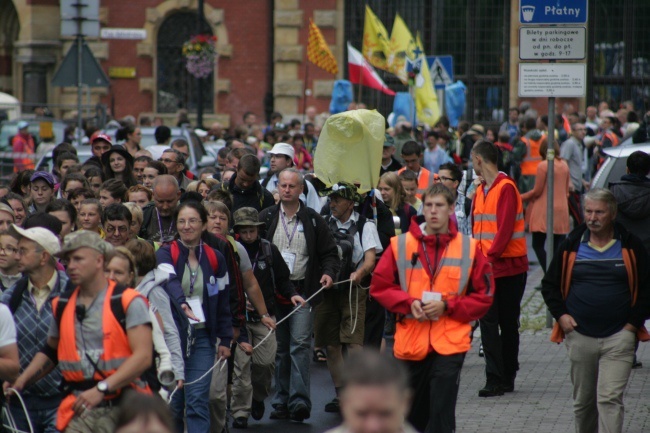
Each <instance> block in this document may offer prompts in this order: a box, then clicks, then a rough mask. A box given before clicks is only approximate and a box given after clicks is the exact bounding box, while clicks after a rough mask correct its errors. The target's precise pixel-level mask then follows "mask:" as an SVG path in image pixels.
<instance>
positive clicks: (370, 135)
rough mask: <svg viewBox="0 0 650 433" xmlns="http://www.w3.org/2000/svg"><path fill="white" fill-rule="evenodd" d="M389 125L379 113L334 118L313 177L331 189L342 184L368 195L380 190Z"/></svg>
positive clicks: (353, 113)
mask: <svg viewBox="0 0 650 433" xmlns="http://www.w3.org/2000/svg"><path fill="white" fill-rule="evenodd" d="M385 132H386V121H385V120H384V116H382V115H381V114H379V113H378V112H377V111H376V110H352V111H345V112H343V113H339V114H335V115H333V116H332V117H330V118H329V119H327V121H326V122H325V125H324V126H323V129H322V131H321V133H320V137H319V138H318V146H316V154H315V156H314V173H315V174H316V177H318V178H319V179H320V180H321V181H322V182H323V183H325V185H327V186H328V187H330V186H332V185H334V184H335V183H336V182H339V181H346V182H350V183H353V184H355V185H359V192H360V193H365V192H368V191H370V190H371V189H373V188H375V187H376V186H377V183H378V182H379V171H380V168H381V154H382V149H383V146H384V137H385Z"/></svg>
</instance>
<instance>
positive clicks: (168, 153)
mask: <svg viewBox="0 0 650 433" xmlns="http://www.w3.org/2000/svg"><path fill="white" fill-rule="evenodd" d="M174 143H176V141H174ZM172 144H173V143H172ZM185 160H186V158H185V155H184V154H183V153H182V152H181V151H180V150H178V149H166V150H165V151H163V154H162V157H161V158H160V162H162V163H163V164H165V167H167V173H168V174H170V175H171V176H174V178H175V179H176V181H177V182H178V185H179V186H180V188H181V189H183V190H185V189H187V186H188V185H189V184H190V182H191V180H190V179H189V178H188V177H187V176H185V173H184V172H185Z"/></svg>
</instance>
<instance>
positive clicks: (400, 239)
mask: <svg viewBox="0 0 650 433" xmlns="http://www.w3.org/2000/svg"><path fill="white" fill-rule="evenodd" d="M407 234H408V232H407V233H404V234H401V235H399V236H397V254H395V256H396V257H395V262H396V263H397V273H398V274H399V284H400V287H401V288H402V290H404V291H405V292H407V291H408V287H407V285H406V282H407V281H406V272H407V270H408V268H411V269H422V263H420V261H419V260H416V261H415V265H413V264H412V263H411V260H410V258H407V257H406V235H407Z"/></svg>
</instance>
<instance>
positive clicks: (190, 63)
mask: <svg viewBox="0 0 650 433" xmlns="http://www.w3.org/2000/svg"><path fill="white" fill-rule="evenodd" d="M216 42H217V37H216V36H212V35H196V36H193V37H192V38H191V39H190V40H189V41H187V42H185V43H184V44H183V56H184V57H185V68H186V69H187V72H189V73H190V74H192V76H193V77H195V78H205V77H207V76H209V75H210V74H211V73H212V72H213V71H214V64H215V62H216V60H217V48H216Z"/></svg>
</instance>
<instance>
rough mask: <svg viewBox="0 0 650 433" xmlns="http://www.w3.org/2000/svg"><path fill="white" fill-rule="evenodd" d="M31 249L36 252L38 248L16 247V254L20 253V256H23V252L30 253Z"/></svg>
mask: <svg viewBox="0 0 650 433" xmlns="http://www.w3.org/2000/svg"><path fill="white" fill-rule="evenodd" d="M32 251H34V252H38V250H36V249H34V250H28V249H26V248H18V254H20V255H21V256H24V255H25V254H29V253H31V252H32Z"/></svg>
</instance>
